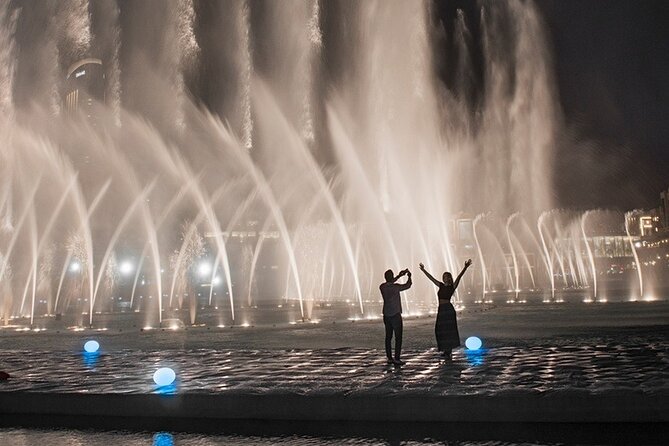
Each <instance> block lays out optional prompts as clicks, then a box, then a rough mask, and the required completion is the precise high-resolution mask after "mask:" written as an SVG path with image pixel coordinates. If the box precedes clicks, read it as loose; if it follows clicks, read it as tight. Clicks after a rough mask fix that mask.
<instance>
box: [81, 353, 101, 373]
mask: <svg viewBox="0 0 669 446" xmlns="http://www.w3.org/2000/svg"><path fill="white" fill-rule="evenodd" d="M81 357H82V360H83V361H84V365H85V366H86V367H88V368H89V369H93V368H95V366H96V365H97V363H98V360H99V359H100V353H98V352H83V353H82V354H81Z"/></svg>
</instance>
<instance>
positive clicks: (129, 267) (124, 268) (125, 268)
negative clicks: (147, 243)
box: [118, 260, 135, 275]
mask: <svg viewBox="0 0 669 446" xmlns="http://www.w3.org/2000/svg"><path fill="white" fill-rule="evenodd" d="M134 269H135V267H134V265H133V264H132V262H130V261H128V260H125V261H123V262H121V264H120V265H119V267H118V270H119V271H120V272H121V274H123V275H128V274H131V273H132V271H133V270H134Z"/></svg>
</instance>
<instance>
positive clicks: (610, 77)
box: [537, 0, 669, 209]
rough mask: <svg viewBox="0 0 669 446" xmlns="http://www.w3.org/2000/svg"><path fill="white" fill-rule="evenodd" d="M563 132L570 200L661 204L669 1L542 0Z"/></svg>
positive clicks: (560, 176)
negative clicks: (561, 111) (563, 126)
mask: <svg viewBox="0 0 669 446" xmlns="http://www.w3.org/2000/svg"><path fill="white" fill-rule="evenodd" d="M537 4H538V5H539V7H540V9H541V11H542V12H543V15H544V19H545V21H546V23H547V25H548V27H549V30H550V39H551V41H550V42H549V45H550V46H551V47H552V49H553V53H554V62H555V69H556V74H557V81H558V89H559V97H560V103H561V107H562V109H563V112H564V115H565V119H566V127H567V128H566V134H564V135H563V136H562V141H561V148H560V149H559V152H558V169H557V173H556V182H557V189H556V192H557V194H558V197H557V198H558V200H559V202H560V203H561V204H562V205H565V206H577V207H597V206H603V207H614V208H619V209H629V208H634V207H656V206H657V205H658V200H659V193H660V191H661V190H663V189H667V188H668V187H669V122H668V120H669V87H668V85H669V2H666V1H661V0H660V1H644V0H641V1H636V0H634V1H632V0H628V1H622V0H607V1H594V0H589V1H584V0H538V1H537Z"/></svg>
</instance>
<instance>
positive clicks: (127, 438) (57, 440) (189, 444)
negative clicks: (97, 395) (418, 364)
mask: <svg viewBox="0 0 669 446" xmlns="http://www.w3.org/2000/svg"><path fill="white" fill-rule="evenodd" d="M112 444H116V445H124V446H213V445H256V446H265V445H277V444H279V445H292V446H307V445H363V446H366V445H370V446H371V445H406V446H411V445H433V444H441V445H450V446H549V445H550V446H557V445H565V446H566V445H570V444H574V445H575V443H546V442H523V443H509V442H502V441H462V440H439V439H433V438H424V439H421V440H402V439H384V438H364V437H350V438H346V437H337V438H322V437H321V438H317V437H311V436H297V435H290V436H252V435H249V436H240V435H200V434H180V433H169V432H157V433H146V432H142V433H128V432H113V431H112V432H94V431H81V430H49V431H45V430H36V429H0V445H2V446H32V445H39V446H43V445H77V446H79V445H81V446H84V445H86V446H109V445H112Z"/></svg>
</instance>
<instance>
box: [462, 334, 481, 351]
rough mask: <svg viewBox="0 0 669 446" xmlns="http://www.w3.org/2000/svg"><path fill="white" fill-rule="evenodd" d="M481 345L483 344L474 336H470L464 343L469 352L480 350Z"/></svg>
mask: <svg viewBox="0 0 669 446" xmlns="http://www.w3.org/2000/svg"><path fill="white" fill-rule="evenodd" d="M482 345H483V342H481V340H480V339H479V338H477V337H476V336H470V337H468V338H467V340H466V341H465V346H466V347H467V348H468V349H469V350H478V349H480V348H481V346H482Z"/></svg>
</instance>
